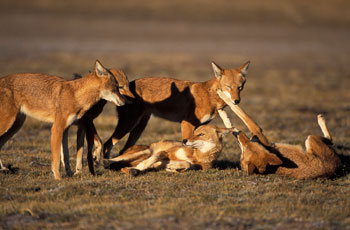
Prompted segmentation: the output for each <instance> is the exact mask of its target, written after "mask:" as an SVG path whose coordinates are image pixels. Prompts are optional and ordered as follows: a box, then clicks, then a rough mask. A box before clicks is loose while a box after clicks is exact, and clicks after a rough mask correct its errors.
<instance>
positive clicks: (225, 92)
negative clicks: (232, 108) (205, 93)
mask: <svg viewBox="0 0 350 230" xmlns="http://www.w3.org/2000/svg"><path fill="white" fill-rule="evenodd" d="M223 92H224V94H225V96H226V97H227V98H228V99H229V100H230V101H231V103H232V104H234V105H236V103H235V101H234V100H232V98H231V94H230V93H229V92H227V91H223Z"/></svg>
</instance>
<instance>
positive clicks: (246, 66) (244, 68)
mask: <svg viewBox="0 0 350 230" xmlns="http://www.w3.org/2000/svg"><path fill="white" fill-rule="evenodd" d="M249 65H250V61H247V62H246V63H245V64H244V65H242V66H241V67H239V68H238V70H239V72H240V73H241V74H242V75H243V77H245V76H246V75H247V74H248V69H249Z"/></svg>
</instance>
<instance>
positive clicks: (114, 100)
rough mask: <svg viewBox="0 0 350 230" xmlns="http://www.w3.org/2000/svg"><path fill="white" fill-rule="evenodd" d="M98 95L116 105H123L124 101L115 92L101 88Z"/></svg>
mask: <svg viewBox="0 0 350 230" xmlns="http://www.w3.org/2000/svg"><path fill="white" fill-rule="evenodd" d="M100 97H101V98H102V99H105V100H106V101H110V102H112V103H114V104H115V105H116V106H122V105H124V103H123V102H121V101H120V99H119V97H118V95H117V94H115V93H112V92H111V91H108V90H102V91H101V93H100Z"/></svg>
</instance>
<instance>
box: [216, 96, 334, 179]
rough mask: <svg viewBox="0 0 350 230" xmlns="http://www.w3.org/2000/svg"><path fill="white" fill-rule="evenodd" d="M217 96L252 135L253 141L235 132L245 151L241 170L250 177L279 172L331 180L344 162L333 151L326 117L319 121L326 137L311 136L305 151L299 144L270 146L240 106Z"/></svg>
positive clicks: (298, 176) (287, 174) (307, 140)
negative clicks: (256, 174) (255, 174)
mask: <svg viewBox="0 0 350 230" xmlns="http://www.w3.org/2000/svg"><path fill="white" fill-rule="evenodd" d="M218 95H219V96H220V98H221V99H222V100H224V101H225V102H226V103H227V105H228V106H229V107H230V108H231V109H232V111H234V112H235V113H236V114H237V115H238V117H239V118H241V119H242V121H243V122H244V124H245V125H246V126H247V127H248V129H249V131H250V132H251V133H252V134H253V137H252V138H251V140H250V139H249V138H248V137H247V136H246V135H245V134H244V133H243V132H241V131H239V130H237V129H234V130H233V134H234V135H235V136H236V137H237V140H238V142H239V144H240V147H241V150H242V154H241V160H240V161H241V167H242V170H243V171H245V172H247V173H248V174H253V173H261V174H262V173H276V174H278V175H282V176H289V177H294V178H297V179H311V178H317V177H331V176H332V175H334V173H335V172H336V169H337V168H339V167H340V166H341V161H340V159H339V157H338V155H337V154H336V153H335V151H334V149H333V148H332V145H333V143H332V137H331V135H330V133H329V131H328V128H327V125H326V121H325V119H324V117H323V115H321V114H319V115H318V116H317V121H318V124H319V126H320V128H321V130H322V132H323V135H324V137H321V136H314V135H310V136H308V137H307V139H306V141H305V147H306V150H303V148H302V147H301V146H299V145H288V144H282V143H275V144H272V143H270V142H269V140H268V139H267V138H266V137H265V136H264V134H263V133H262V132H260V133H259V130H261V128H260V127H259V126H258V125H257V124H256V123H255V122H254V121H253V119H251V118H250V117H249V116H248V115H247V114H246V113H245V112H244V111H243V110H242V109H241V108H239V107H238V106H237V105H234V104H232V103H231V102H230V100H229V98H227V96H226V95H224V94H223V93H222V92H218ZM268 169H269V170H268Z"/></svg>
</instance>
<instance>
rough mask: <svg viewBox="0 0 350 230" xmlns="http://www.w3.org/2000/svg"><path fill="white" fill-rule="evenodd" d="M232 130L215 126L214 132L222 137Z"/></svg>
mask: <svg viewBox="0 0 350 230" xmlns="http://www.w3.org/2000/svg"><path fill="white" fill-rule="evenodd" d="M231 131H232V129H231V128H217V129H216V132H217V133H218V134H219V135H220V136H221V137H224V136H226V135H227V134H229V133H230V132H231Z"/></svg>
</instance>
